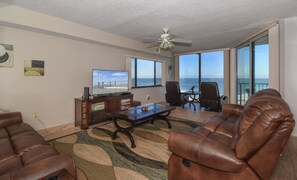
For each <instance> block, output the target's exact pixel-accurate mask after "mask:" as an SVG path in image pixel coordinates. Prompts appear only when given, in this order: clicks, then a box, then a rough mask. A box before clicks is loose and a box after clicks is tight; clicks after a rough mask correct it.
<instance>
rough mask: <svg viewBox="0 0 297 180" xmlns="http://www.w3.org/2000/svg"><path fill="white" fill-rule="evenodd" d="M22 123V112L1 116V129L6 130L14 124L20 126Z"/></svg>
mask: <svg viewBox="0 0 297 180" xmlns="http://www.w3.org/2000/svg"><path fill="white" fill-rule="evenodd" d="M22 122H23V120H22V114H21V113H20V112H10V113H3V114H0V128H4V127H7V126H10V125H12V124H20V123H22Z"/></svg>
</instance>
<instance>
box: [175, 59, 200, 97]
mask: <svg viewBox="0 0 297 180" xmlns="http://www.w3.org/2000/svg"><path fill="white" fill-rule="evenodd" d="M198 56H199V55H198V54H187V55H182V56H179V86H180V90H181V91H188V90H189V89H190V88H191V87H192V86H195V90H197V88H198V89H199V86H198V81H199V80H198V78H199V75H198V74H199V73H198V71H199V65H198V64H199V63H198V60H199V58H198Z"/></svg>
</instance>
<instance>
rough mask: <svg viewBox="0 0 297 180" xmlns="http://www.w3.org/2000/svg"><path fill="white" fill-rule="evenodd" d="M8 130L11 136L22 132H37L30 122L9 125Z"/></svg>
mask: <svg viewBox="0 0 297 180" xmlns="http://www.w3.org/2000/svg"><path fill="white" fill-rule="evenodd" d="M6 129H7V131H8V133H9V135H10V136H15V135H17V134H20V133H24V132H36V131H35V130H34V129H33V128H32V127H31V126H30V125H29V124H26V123H22V124H14V125H11V126H8V127H7V128H6Z"/></svg>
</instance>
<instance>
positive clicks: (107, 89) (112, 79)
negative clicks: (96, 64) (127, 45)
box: [92, 69, 129, 96]
mask: <svg viewBox="0 0 297 180" xmlns="http://www.w3.org/2000/svg"><path fill="white" fill-rule="evenodd" d="M92 77H93V84H92V94H93V95H95V96H96V95H106V94H115V93H125V92H128V84H129V73H128V71H123V70H102V69H93V72H92Z"/></svg>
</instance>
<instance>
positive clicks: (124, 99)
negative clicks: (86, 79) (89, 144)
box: [75, 94, 135, 129]
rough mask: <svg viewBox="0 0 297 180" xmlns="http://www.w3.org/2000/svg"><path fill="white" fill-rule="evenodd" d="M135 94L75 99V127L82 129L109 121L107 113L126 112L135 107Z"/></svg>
mask: <svg viewBox="0 0 297 180" xmlns="http://www.w3.org/2000/svg"><path fill="white" fill-rule="evenodd" d="M134 104H135V103H133V94H124V95H116V96H108V97H96V98H94V99H81V98H76V99H75V126H80V128H81V129H87V128H89V125H92V124H95V123H99V122H103V121H107V120H109V117H108V116H107V113H110V112H117V111H121V110H126V109H128V108H130V107H132V106H135V105H134Z"/></svg>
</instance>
